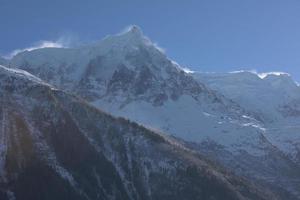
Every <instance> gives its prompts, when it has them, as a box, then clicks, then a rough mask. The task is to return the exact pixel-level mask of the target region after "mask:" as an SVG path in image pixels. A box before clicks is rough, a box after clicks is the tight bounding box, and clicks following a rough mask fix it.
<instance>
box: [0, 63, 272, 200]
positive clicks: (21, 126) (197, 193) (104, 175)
mask: <svg viewBox="0 0 300 200" xmlns="http://www.w3.org/2000/svg"><path fill="white" fill-rule="evenodd" d="M0 83H1V84H0V101H1V107H0V127H1V129H0V138H1V140H0V142H1V145H0V147H1V148H0V199H1V200H2V199H3V200H6V199H7V200H12V199H17V200H23V199H24V200H28V199H43V200H46V199H49V200H50V199H57V200H59V199H61V200H63V199H64V200H65V199H78V200H87V199H101V200H104V199H108V200H110V199H122V200H124V199H143V200H147V199H180V200H181V199H187V200H188V199H201V200H202V199H207V200H209V199H220V200H221V199H222V200H224V199H228V200H229V199H230V200H232V199H258V200H259V199H266V200H267V199H276V197H275V196H273V195H272V194H271V193H265V192H264V193H262V192H261V191H260V190H258V189H257V188H255V187H253V186H252V185H250V184H249V183H247V182H245V181H243V180H241V179H238V178H236V177H234V176H232V175H229V174H228V173H225V172H224V171H222V170H220V169H218V168H216V167H214V166H213V165H212V164H211V163H208V162H207V161H206V160H205V159H203V158H202V156H200V155H199V154H196V153H194V152H192V151H190V150H187V149H185V148H184V147H182V146H181V145H180V143H178V142H176V140H174V139H170V138H168V137H166V136H163V135H161V134H158V133H156V132H153V131H150V130H147V129H145V128H144V127H142V126H140V125H138V124H136V123H133V122H130V121H128V120H125V119H122V118H114V117H112V116H111V115H109V114H106V113H104V112H102V111H100V110H98V109H96V108H94V107H92V106H90V105H89V104H87V103H86V102H85V101H83V100H81V99H79V98H77V97H75V96H73V95H70V94H68V93H65V92H63V91H61V90H57V89H56V88H54V87H52V86H51V85H49V84H46V83H44V82H43V81H41V80H40V79H39V78H36V77H34V76H32V75H30V74H28V73H27V72H24V71H21V70H12V69H8V68H5V67H3V66H0Z"/></svg>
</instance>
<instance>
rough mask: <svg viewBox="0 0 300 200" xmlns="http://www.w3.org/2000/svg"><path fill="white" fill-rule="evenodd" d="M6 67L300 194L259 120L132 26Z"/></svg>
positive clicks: (27, 55) (289, 166) (26, 55)
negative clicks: (194, 74) (20, 71)
mask: <svg viewBox="0 0 300 200" xmlns="http://www.w3.org/2000/svg"><path fill="white" fill-rule="evenodd" d="M10 67H17V68H20V69H24V70H26V71H29V72H30V73H32V74H34V75H36V76H38V77H40V78H41V79H43V80H45V81H47V82H49V83H51V84H53V85H55V86H57V87H59V88H61V89H64V90H67V91H69V92H72V93H75V94H76V95H79V96H81V97H83V98H84V99H86V100H88V101H89V102H90V103H91V104H93V105H95V106H97V107H98V108H101V109H103V110H105V111H107V112H109V113H112V114H114V115H117V116H122V117H126V118H129V119H131V120H134V121H136V122H138V123H140V124H143V125H144V126H146V127H148V128H150V129H154V130H158V131H163V132H166V133H168V134H170V135H173V136H176V137H178V138H182V139H184V140H185V141H187V142H188V143H189V142H193V143H196V144H197V145H198V147H199V146H200V147H201V148H199V149H201V151H204V152H206V153H208V152H212V153H209V154H210V155H211V156H212V157H214V158H216V159H217V160H218V161H220V162H222V163H223V164H225V165H226V166H228V167H229V168H230V169H232V170H234V171H235V172H236V173H238V174H240V175H243V176H246V177H249V178H251V179H254V180H260V181H263V182H264V183H267V184H271V185H272V186H273V185H275V186H276V187H280V188H283V190H287V191H288V192H292V193H294V194H296V195H300V194H299V193H298V192H299V190H298V188H299V187H300V186H299V182H297V180H299V177H300V175H299V173H296V172H297V169H298V168H297V166H295V165H294V163H293V162H292V161H290V160H289V158H287V157H285V155H284V154H282V152H280V151H279V150H278V148H277V146H274V145H273V144H272V142H270V141H269V140H268V139H267V138H266V136H265V127H264V126H263V125H264V124H263V123H262V120H261V119H260V118H258V117H257V116H256V115H255V114H252V113H253V112H247V111H245V110H246V109H243V108H241V107H240V106H239V105H238V104H236V103H234V102H233V101H232V100H229V99H230V98H226V97H224V96H223V95H221V94H220V93H218V92H215V91H213V90H211V89H209V88H207V87H206V86H205V85H204V84H203V83H201V82H199V81H196V80H195V79H194V78H193V77H192V76H191V75H190V74H187V73H185V72H184V71H183V70H182V69H181V68H180V66H178V65H177V64H176V63H174V62H173V61H171V60H170V59H168V58H167V56H166V55H165V54H164V53H163V52H162V51H161V50H160V49H159V48H157V46H156V45H155V44H153V43H152V42H151V41H150V40H149V39H148V38H147V37H145V36H144V35H143V34H142V32H141V30H140V29H139V28H138V27H136V26H133V27H132V28H131V29H129V30H128V31H127V32H124V33H122V34H118V35H114V36H108V37H106V38H105V39H103V40H102V41H100V42H98V43H95V44H92V45H87V46H84V47H80V48H68V49H66V48H46V49H38V50H34V51H27V52H23V53H20V54H18V55H16V56H15V57H14V58H13V59H12V60H11V62H10ZM216 148H217V149H218V150H217V151H216V150H215V149H216ZM197 149H198V148H197ZM265 158H268V160H265ZM274 162H276V163H277V164H276V167H275V168H274ZM287 171H290V172H292V173H290V174H286V172H287ZM295 171H296V172H295ZM298 171H299V170H298ZM294 172H295V173H294ZM294 178H295V181H294ZM276 191H279V190H277V189H276Z"/></svg>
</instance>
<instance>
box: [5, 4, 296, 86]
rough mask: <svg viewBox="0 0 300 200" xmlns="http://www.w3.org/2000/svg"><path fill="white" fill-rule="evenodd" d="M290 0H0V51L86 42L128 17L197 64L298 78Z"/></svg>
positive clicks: (176, 56)
mask: <svg viewBox="0 0 300 200" xmlns="http://www.w3.org/2000/svg"><path fill="white" fill-rule="evenodd" d="M299 10H300V1H298V0H226V1H224V0H218V1H217V0H51V1H50V0H26V1H25V0H24V1H23V0H0V27H1V29H0V54H1V55H7V54H8V53H10V52H12V51H13V50H15V49H20V48H26V47H30V46H32V45H34V44H37V43H38V42H39V41H42V40H50V41H56V40H64V41H65V40H68V41H71V42H72V43H78V42H89V41H95V40H99V39H101V38H103V37H104V36H105V35H107V34H114V33H117V32H120V31H121V30H122V29H124V28H125V27H126V26H128V25H131V24H136V25H138V26H140V27H141V28H142V29H143V32H144V33H145V34H146V35H147V36H149V37H150V38H151V39H152V40H153V41H154V42H156V43H158V45H159V46H161V47H163V48H164V49H166V53H167V55H168V56H169V57H170V58H172V59H173V60H175V61H177V62H178V63H179V64H181V65H183V66H187V67H190V68H192V69H194V70H200V71H234V70H241V69H247V70H253V69H254V70H257V71H258V72H263V71H285V72H288V73H291V74H292V75H293V77H294V78H295V79H296V80H297V81H300V12H299Z"/></svg>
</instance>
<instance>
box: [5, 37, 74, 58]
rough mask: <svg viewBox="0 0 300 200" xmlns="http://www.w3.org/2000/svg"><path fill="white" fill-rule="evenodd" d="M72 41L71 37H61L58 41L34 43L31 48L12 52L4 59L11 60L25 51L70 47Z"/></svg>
mask: <svg viewBox="0 0 300 200" xmlns="http://www.w3.org/2000/svg"><path fill="white" fill-rule="evenodd" d="M72 40H73V39H72V38H71V37H67V36H63V37H60V38H59V39H58V40H56V41H51V40H41V41H39V42H36V43H34V44H33V45H32V46H30V47H27V48H23V49H15V50H13V51H12V52H10V53H9V54H7V55H5V56H4V57H5V58H6V59H11V58H12V57H14V56H15V55H17V54H18V53H21V52H23V51H33V50H36V49H43V48H63V47H69V46H70V44H71V43H72Z"/></svg>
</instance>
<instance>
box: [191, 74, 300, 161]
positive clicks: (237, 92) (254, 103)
mask: <svg viewBox="0 0 300 200" xmlns="http://www.w3.org/2000/svg"><path fill="white" fill-rule="evenodd" d="M193 76H194V77H195V78H196V79H198V80H199V81H200V82H201V83H202V82H205V83H206V84H208V85H209V86H210V87H212V88H213V89H215V90H217V91H219V92H221V93H222V94H223V95H225V96H226V97H228V98H231V99H233V100H234V101H235V102H238V103H239V104H240V105H242V106H243V107H244V108H245V109H246V110H248V112H251V113H254V115H255V116H256V117H257V118H258V119H261V120H262V121H263V122H264V126H265V128H266V133H265V136H266V137H267V138H268V139H269V140H270V141H272V143H273V144H275V145H276V146H277V147H278V148H280V149H281V150H282V151H283V152H285V153H286V154H287V155H289V156H290V157H291V158H293V160H295V161H297V162H298V163H300V157H299V155H300V151H299V150H300V87H299V86H298V84H297V83H296V82H295V81H293V79H292V78H291V76H290V75H288V74H284V73H265V74H263V75H260V76H259V75H257V74H255V73H251V72H236V73H194V74H193Z"/></svg>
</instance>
